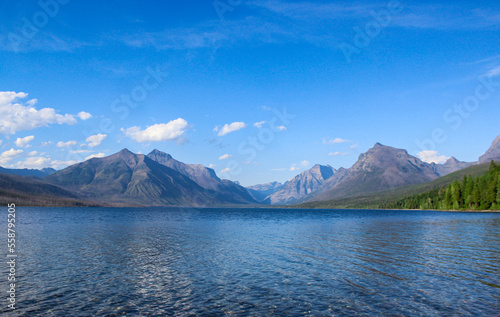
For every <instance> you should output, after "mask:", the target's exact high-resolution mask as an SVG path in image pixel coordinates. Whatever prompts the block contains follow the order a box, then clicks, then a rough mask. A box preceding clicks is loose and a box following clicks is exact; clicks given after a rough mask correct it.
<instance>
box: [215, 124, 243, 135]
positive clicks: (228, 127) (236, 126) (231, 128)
mask: <svg viewBox="0 0 500 317" xmlns="http://www.w3.org/2000/svg"><path fill="white" fill-rule="evenodd" d="M246 127H247V124H246V123H244V122H233V123H231V124H227V123H226V124H225V125H223V126H222V128H220V129H219V128H218V127H216V128H217V130H215V131H219V133H218V134H217V135H218V136H224V135H226V134H228V133H231V132H234V131H238V130H241V129H243V128H246Z"/></svg>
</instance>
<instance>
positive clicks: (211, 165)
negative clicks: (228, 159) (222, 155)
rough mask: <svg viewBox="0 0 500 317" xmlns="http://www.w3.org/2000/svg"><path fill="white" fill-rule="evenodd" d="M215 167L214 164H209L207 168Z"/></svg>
mask: <svg viewBox="0 0 500 317" xmlns="http://www.w3.org/2000/svg"><path fill="white" fill-rule="evenodd" d="M215 167H217V165H214V164H210V165H208V168H212V169H213V168H215Z"/></svg>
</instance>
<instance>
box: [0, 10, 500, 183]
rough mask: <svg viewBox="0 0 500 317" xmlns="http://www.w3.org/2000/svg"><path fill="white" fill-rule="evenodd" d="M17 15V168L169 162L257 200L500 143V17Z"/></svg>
mask: <svg viewBox="0 0 500 317" xmlns="http://www.w3.org/2000/svg"><path fill="white" fill-rule="evenodd" d="M1 4H2V10H1V12H0V19H1V21H2V23H1V24H0V31H1V32H0V74H1V76H0V140H1V144H0V153H1V154H0V166H4V167H14V168H22V167H27V168H43V167H55V168H58V169H59V168H63V167H65V166H67V165H68V164H72V163H75V162H78V161H83V160H85V159H87V158H88V157H92V156H104V155H110V154H112V153H115V152H117V151H119V150H121V149H122V148H128V149H129V150H131V151H133V152H135V153H144V154H147V153H149V152H150V151H151V150H153V149H154V148H157V149H159V150H162V151H164V152H167V153H170V154H171V155H172V156H173V157H174V158H176V159H178V160H180V161H183V162H186V163H201V164H204V165H205V166H211V167H213V168H214V169H215V171H216V172H217V173H218V174H219V175H220V176H222V177H225V178H229V179H232V180H238V181H240V182H241V183H242V184H243V185H252V184H256V183H265V182H269V181H273V180H277V181H281V182H283V181H286V180H287V179H289V178H291V177H293V176H295V175H296V174H298V173H299V172H301V171H304V170H306V169H308V168H310V167H311V166H312V165H313V164H315V163H320V164H330V165H332V166H333V167H335V168H339V167H350V166H351V165H352V164H353V163H354V162H355V161H356V160H357V158H358V156H359V154H360V153H362V152H365V151H366V150H367V149H369V148H370V147H372V146H373V145H374V144H375V143H376V142H380V143H382V144H385V145H390V146H394V147H398V148H405V149H407V150H408V152H409V153H410V154H412V155H419V156H420V157H421V158H422V159H424V160H426V161H443V160H445V159H446V158H447V157H450V156H455V157H457V158H458V159H459V160H463V161H475V160H477V157H478V156H479V155H481V154H483V153H484V152H485V151H486V150H487V149H488V147H489V145H490V143H491V142H492V140H493V139H494V138H495V136H497V135H499V134H500V127H499V124H498V122H499V118H500V109H499V107H498V105H499V102H500V32H499V31H500V3H495V2H492V1H474V2H470V1H433V2H430V1H418V2H417V1H387V2H376V1H357V2H347V1H346V2H339V1H332V2H326V1H300V2H295V1H294V2H292V1H286V2H285V1H244V0H242V1H235V0H231V1H229V0H220V1H148V2H146V3H144V2H139V1H68V0H64V1H63V0H59V1H56V0H45V1H44V0H42V1H41V2H40V3H38V2H34V1H2V2H1ZM42 109H43V110H42Z"/></svg>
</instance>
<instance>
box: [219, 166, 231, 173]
mask: <svg viewBox="0 0 500 317" xmlns="http://www.w3.org/2000/svg"><path fill="white" fill-rule="evenodd" d="M220 172H221V173H227V172H229V167H226V168H224V169H222V170H221V171H220Z"/></svg>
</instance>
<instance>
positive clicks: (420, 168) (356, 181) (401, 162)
mask: <svg viewBox="0 0 500 317" xmlns="http://www.w3.org/2000/svg"><path fill="white" fill-rule="evenodd" d="M438 177H439V175H438V173H437V172H436V171H435V170H434V168H433V167H432V166H431V165H430V164H428V163H424V162H422V161H421V160H420V159H418V158H416V157H414V156H411V155H409V154H408V152H407V151H406V150H402V149H396V148H393V147H390V146H385V145H382V144H380V143H377V144H375V146H374V147H373V148H371V149H369V150H368V151H367V152H366V153H363V154H361V155H360V156H359V159H358V161H357V162H356V163H355V164H354V165H353V166H352V167H351V168H349V169H348V170H345V172H344V175H342V177H341V178H339V179H335V180H334V181H332V182H328V181H327V182H326V183H325V184H324V185H323V186H322V187H321V188H320V189H319V190H318V192H317V193H315V195H314V196H313V197H312V198H310V199H309V201H321V200H330V199H336V198H343V197H350V196H359V195H366V194H368V193H373V192H377V191H383V190H386V189H391V188H396V187H399V186H404V185H410V184H419V183H425V182H428V181H431V180H434V179H436V178H438Z"/></svg>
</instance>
